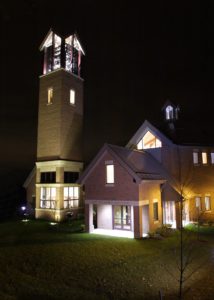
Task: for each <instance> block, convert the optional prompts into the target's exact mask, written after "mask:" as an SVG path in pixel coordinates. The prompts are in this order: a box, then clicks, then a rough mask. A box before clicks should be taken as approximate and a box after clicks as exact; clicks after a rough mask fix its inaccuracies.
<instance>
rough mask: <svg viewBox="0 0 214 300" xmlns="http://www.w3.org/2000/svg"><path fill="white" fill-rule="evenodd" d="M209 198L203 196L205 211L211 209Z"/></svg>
mask: <svg viewBox="0 0 214 300" xmlns="http://www.w3.org/2000/svg"><path fill="white" fill-rule="evenodd" d="M210 200H211V199H210V196H205V198H204V201H205V210H210V209H211V204H210Z"/></svg>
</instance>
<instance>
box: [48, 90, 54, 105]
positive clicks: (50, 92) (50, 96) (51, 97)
mask: <svg viewBox="0 0 214 300" xmlns="http://www.w3.org/2000/svg"><path fill="white" fill-rule="evenodd" d="M52 101H53V88H49V89H48V104H51V103H52Z"/></svg>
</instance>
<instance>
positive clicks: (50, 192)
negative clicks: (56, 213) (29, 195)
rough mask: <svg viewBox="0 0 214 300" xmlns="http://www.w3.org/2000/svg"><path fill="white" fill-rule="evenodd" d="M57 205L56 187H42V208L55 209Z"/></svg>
mask: <svg viewBox="0 0 214 300" xmlns="http://www.w3.org/2000/svg"><path fill="white" fill-rule="evenodd" d="M55 207H56V188H53V187H42V188H41V193H40V208H49V209H54V208H55Z"/></svg>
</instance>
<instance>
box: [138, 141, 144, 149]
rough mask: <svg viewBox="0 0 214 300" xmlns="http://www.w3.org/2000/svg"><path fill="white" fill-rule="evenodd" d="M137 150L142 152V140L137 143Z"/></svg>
mask: <svg viewBox="0 0 214 300" xmlns="http://www.w3.org/2000/svg"><path fill="white" fill-rule="evenodd" d="M137 149H138V150H142V149H143V140H142V139H141V140H140V141H139V143H138V144H137Z"/></svg>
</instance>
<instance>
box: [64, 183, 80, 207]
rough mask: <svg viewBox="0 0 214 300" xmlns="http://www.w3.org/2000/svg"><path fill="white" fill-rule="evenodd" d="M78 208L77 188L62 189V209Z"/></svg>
mask: <svg viewBox="0 0 214 300" xmlns="http://www.w3.org/2000/svg"><path fill="white" fill-rule="evenodd" d="M78 206H79V187H78V186H72V187H64V208H72V207H78Z"/></svg>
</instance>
